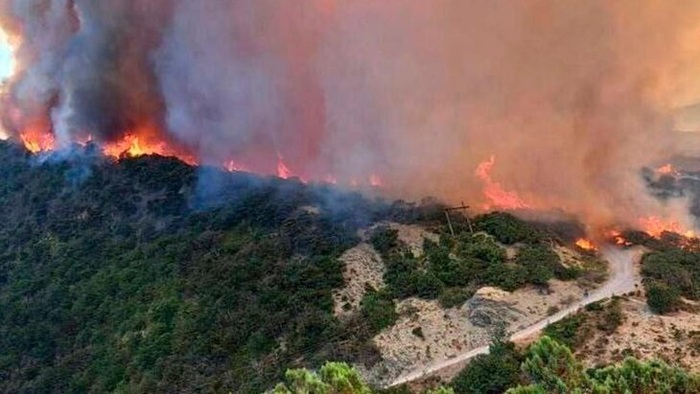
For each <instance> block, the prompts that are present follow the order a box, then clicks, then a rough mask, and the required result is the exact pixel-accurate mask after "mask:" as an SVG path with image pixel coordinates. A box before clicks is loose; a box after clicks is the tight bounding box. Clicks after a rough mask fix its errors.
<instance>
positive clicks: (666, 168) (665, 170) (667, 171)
mask: <svg viewBox="0 0 700 394" xmlns="http://www.w3.org/2000/svg"><path fill="white" fill-rule="evenodd" d="M656 173H657V174H659V175H676V174H677V173H678V172H677V171H676V169H675V168H673V166H672V165H671V164H670V163H667V164H664V165H663V166H661V167H659V168H657V169H656Z"/></svg>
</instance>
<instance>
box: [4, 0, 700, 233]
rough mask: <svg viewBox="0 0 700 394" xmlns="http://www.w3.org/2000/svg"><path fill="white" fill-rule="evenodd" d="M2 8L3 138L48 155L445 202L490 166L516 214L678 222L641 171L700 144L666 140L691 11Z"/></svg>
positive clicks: (211, 4)
mask: <svg viewBox="0 0 700 394" xmlns="http://www.w3.org/2000/svg"><path fill="white" fill-rule="evenodd" d="M0 12H2V16H1V19H0V24H1V25H2V27H3V28H4V29H5V30H7V31H8V32H9V33H10V34H12V35H13V36H14V37H16V38H17V40H18V42H20V45H19V49H18V51H17V54H16V55H17V60H18V64H19V70H20V71H19V73H18V74H17V75H16V76H15V77H14V78H13V79H12V81H11V84H10V88H9V91H8V95H7V97H5V98H4V99H3V102H4V105H3V107H2V112H3V118H2V121H3V125H4V128H5V129H6V130H7V131H9V132H10V133H13V134H19V133H23V132H26V131H27V130H31V131H33V132H36V130H43V131H45V132H51V133H54V134H55V135H56V137H57V141H58V143H59V145H60V144H65V143H68V142H69V141H73V140H76V139H80V138H85V136H86V135H92V136H93V137H95V138H96V139H97V140H100V141H113V140H118V139H120V138H121V137H122V136H124V135H125V134H127V133H137V134H138V133H141V131H140V130H149V132H150V133H151V137H154V135H153V134H155V137H158V138H160V139H164V140H167V141H168V142H169V143H170V144H176V145H179V146H182V147H185V148H186V149H187V151H188V152H191V153H192V154H195V155H197V156H198V158H199V160H200V162H203V163H205V164H216V165H219V164H223V163H226V162H228V161H230V160H233V161H234V162H235V164H236V166H239V167H240V168H247V169H250V170H253V171H260V172H266V173H274V172H275V171H276V170H277V167H278V165H279V162H280V161H284V163H285V165H286V166H287V167H288V168H289V169H290V170H291V172H292V173H294V174H297V175H301V176H303V177H306V178H315V179H324V178H326V177H330V176H332V177H334V178H336V179H338V180H340V181H346V182H347V181H351V180H353V179H358V180H361V181H363V180H364V181H366V180H367V179H369V178H370V177H373V178H377V177H381V178H382V179H383V181H384V183H385V184H387V185H388V186H389V188H390V189H391V190H394V191H395V192H396V193H397V194H401V195H402V196H406V195H407V196H409V197H410V196H420V195H425V194H436V195H438V196H440V197H443V198H446V199H452V200H457V201H459V200H461V199H466V200H468V201H474V200H479V199H482V198H483V197H482V195H481V189H482V187H483V184H482V182H483V181H482V180H480V179H479V178H478V177H477V176H475V174H474V170H475V169H476V168H477V166H478V164H479V163H480V162H483V161H485V160H489V159H490V157H491V156H492V155H493V156H494V158H495V160H494V164H493V166H492V169H493V173H491V174H490V175H489V176H490V179H492V180H496V182H499V183H500V185H498V186H499V187H502V188H504V189H506V190H509V191H512V193H517V194H518V196H519V197H518V198H520V199H522V201H524V202H525V203H526V204H527V205H529V206H532V207H535V208H562V209H565V210H568V211H571V212H574V213H577V214H580V215H581V216H583V217H584V218H586V219H585V220H588V221H589V223H605V222H619V221H622V222H625V221H627V222H630V221H633V220H635V219H636V218H638V217H639V216H640V215H645V214H647V213H648V214H658V215H660V216H665V217H668V218H671V219H675V220H682V219H683V217H679V216H683V213H684V207H682V206H670V205H666V206H664V205H661V204H659V203H658V202H657V201H655V200H653V199H651V198H649V197H647V196H646V194H645V192H644V190H643V185H642V183H641V181H639V177H638V175H637V174H638V171H639V168H640V167H642V166H644V165H656V164H660V163H663V161H664V160H665V159H666V158H667V157H669V156H671V155H673V154H676V153H678V152H681V151H682V153H684V154H694V153H695V150H694V149H691V148H689V147H690V146H700V144H697V143H696V144H694V145H693V144H687V143H683V146H682V147H680V148H683V149H682V150H681V149H679V144H678V142H677V140H678V139H677V138H676V136H675V135H674V134H673V132H672V130H673V115H674V112H675V108H677V107H684V108H693V107H692V105H693V104H695V103H697V102H698V101H700V100H699V99H698V98H699V97H700V94H699V93H700V84H698V80H697V79H696V76H697V65H698V64H700V62H698V60H699V59H700V56H699V53H700V51H699V50H698V49H700V48H698V46H697V42H700V40H699V39H700V3H698V2H696V1H691V0H689V1H675V2H662V1H648V2H639V1H637V0H621V1H615V2H610V1H607V0H593V1H586V2H580V1H554V0H526V1H518V2H513V1H506V0H488V1H481V0H476V1H462V0H431V1H424V0H384V1H376V0H352V1H340V0H304V1H280V0H200V1H193V0H155V1H154V0H149V1H142V0H103V1H97V0H73V1H69V0H0ZM689 118H692V117H688V116H686V119H689ZM687 136H688V135H687V134H686V137H687ZM685 140H687V138H685V139H684V141H685ZM689 150H690V151H689Z"/></svg>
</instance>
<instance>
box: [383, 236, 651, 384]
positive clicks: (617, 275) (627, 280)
mask: <svg viewBox="0 0 700 394" xmlns="http://www.w3.org/2000/svg"><path fill="white" fill-rule="evenodd" d="M601 253H602V254H603V256H604V257H605V259H606V260H607V261H608V262H609V263H610V277H609V278H608V280H607V281H606V282H605V283H603V285H602V286H601V287H599V288H597V289H595V290H594V291H593V292H591V293H590V294H589V295H588V297H586V298H584V299H582V300H579V301H577V302H575V303H574V304H572V305H571V306H569V307H568V308H566V309H563V310H561V311H559V312H558V313H556V314H554V315H552V316H549V317H548V318H546V319H543V320H540V321H538V322H537V323H534V324H532V325H530V326H528V327H526V328H524V329H522V330H520V331H518V332H516V333H514V334H513V335H512V336H511V337H510V338H511V340H513V341H515V340H518V339H522V338H527V337H529V336H531V335H533V334H535V333H537V332H539V331H541V330H542V329H543V328H545V327H546V326H547V325H548V324H551V323H554V322H556V321H559V320H561V319H563V318H565V317H567V316H568V315H570V314H572V313H574V312H576V311H577V310H579V309H580V308H582V307H584V306H586V305H588V304H591V303H593V302H596V301H600V300H602V299H605V298H608V297H611V296H613V295H616V294H617V295H619V294H624V293H629V292H631V291H634V290H635V288H634V284H635V282H636V281H637V276H636V273H635V269H634V262H635V261H636V260H637V259H638V258H639V257H640V254H641V253H640V251H639V250H634V249H619V248H616V247H613V246H605V247H604V248H602V249H601ZM488 351H489V347H488V345H487V346H482V347H478V348H475V349H471V350H469V351H466V352H464V353H461V354H458V355H457V356H455V357H452V358H448V359H446V360H443V361H439V362H436V363H434V364H432V365H429V366H425V367H422V368H420V369H415V370H412V371H410V372H408V373H405V374H403V375H401V376H399V377H398V378H397V379H395V380H394V381H392V382H391V383H390V384H389V387H392V386H398V385H400V384H404V383H408V382H411V381H414V380H416V379H419V378H421V377H423V376H425V375H430V374H433V373H435V372H437V371H440V370H442V369H444V368H447V367H450V366H453V365H455V364H458V363H461V362H464V361H466V360H469V359H470V358H472V357H474V356H477V355H479V354H485V353H488Z"/></svg>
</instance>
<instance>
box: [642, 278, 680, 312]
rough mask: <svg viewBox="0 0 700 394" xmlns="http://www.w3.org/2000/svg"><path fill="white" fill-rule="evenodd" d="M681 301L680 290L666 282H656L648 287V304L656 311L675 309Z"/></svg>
mask: <svg viewBox="0 0 700 394" xmlns="http://www.w3.org/2000/svg"><path fill="white" fill-rule="evenodd" d="M679 301H680V292H679V291H678V289H676V288H675V287H672V286H669V285H666V284H664V283H654V284H651V285H649V286H648V287H647V304H648V305H649V308H650V309H651V310H652V312H654V313H659V314H664V313H668V312H671V311H673V310H674V309H675V308H676V306H677V305H678V302H679Z"/></svg>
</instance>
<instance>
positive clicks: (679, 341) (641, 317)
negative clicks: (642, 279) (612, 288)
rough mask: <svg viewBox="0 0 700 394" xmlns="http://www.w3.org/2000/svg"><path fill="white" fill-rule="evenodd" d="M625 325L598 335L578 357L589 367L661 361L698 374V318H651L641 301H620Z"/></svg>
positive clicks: (680, 314) (678, 315)
mask: <svg viewBox="0 0 700 394" xmlns="http://www.w3.org/2000/svg"><path fill="white" fill-rule="evenodd" d="M621 307H622V311H623V316H624V322H623V323H622V325H621V326H620V327H618V328H617V330H616V331H615V333H614V334H612V335H602V334H601V333H598V334H597V335H596V337H595V338H592V339H591V340H590V341H588V342H587V343H586V345H584V346H583V348H582V349H580V350H579V351H578V352H577V354H578V355H579V356H580V357H581V358H583V359H584V360H585V361H586V363H587V364H588V365H589V366H595V365H602V364H608V363H611V362H617V361H621V360H623V359H624V358H625V357H626V356H634V357H636V358H640V359H654V358H656V359H663V360H665V361H667V362H669V363H671V364H675V365H679V366H682V367H684V368H686V369H689V370H691V371H694V372H700V315H698V314H696V313H689V312H677V313H673V314H670V315H666V316H659V315H654V314H652V313H651V312H650V311H649V308H648V307H647V306H646V302H645V300H644V299H643V298H636V297H630V298H629V299H626V300H623V301H622V304H621Z"/></svg>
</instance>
